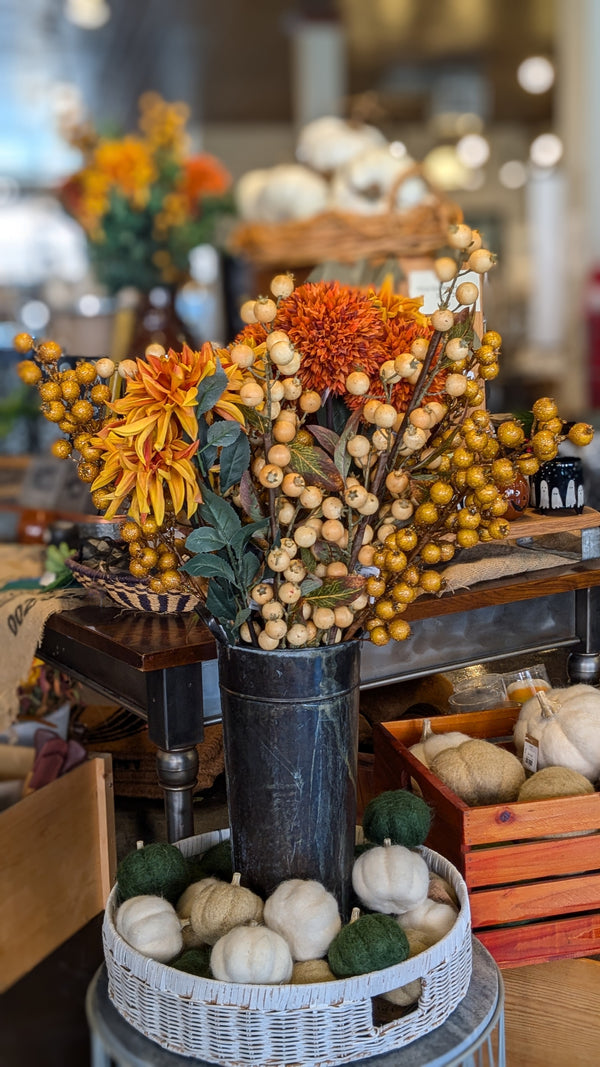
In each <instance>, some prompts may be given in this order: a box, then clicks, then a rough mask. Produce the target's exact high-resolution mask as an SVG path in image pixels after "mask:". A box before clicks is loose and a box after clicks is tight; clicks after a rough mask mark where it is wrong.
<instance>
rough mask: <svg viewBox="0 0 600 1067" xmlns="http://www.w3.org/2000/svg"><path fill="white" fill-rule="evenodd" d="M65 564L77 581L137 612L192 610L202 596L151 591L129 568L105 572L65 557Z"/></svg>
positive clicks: (173, 612) (175, 612) (176, 612)
mask: <svg viewBox="0 0 600 1067" xmlns="http://www.w3.org/2000/svg"><path fill="white" fill-rule="evenodd" d="M65 563H66V566H67V567H68V568H69V570H71V571H72V572H73V574H74V575H75V577H76V578H77V581H78V582H79V583H80V584H81V585H83V586H85V587H86V589H94V590H96V591H97V592H102V593H106V595H107V596H108V597H110V599H111V600H114V602H115V603H116V604H120V605H121V607H123V608H132V609H133V610H134V611H154V612H160V613H161V614H163V615H164V614H165V613H168V614H170V615H175V614H178V613H181V612H187V611H193V610H194V608H195V607H196V605H197V604H199V603H200V598H199V597H196V596H193V595H192V594H191V593H152V592H150V590H149V589H148V586H147V585H146V584H145V582H140V581H139V579H138V578H134V576H133V575H132V574H129V573H128V572H127V571H118V572H117V571H112V572H110V571H109V572H105V571H101V570H98V568H97V567H89V566H88V565H87V564H85V563H77V561H76V560H73V559H67V560H65Z"/></svg>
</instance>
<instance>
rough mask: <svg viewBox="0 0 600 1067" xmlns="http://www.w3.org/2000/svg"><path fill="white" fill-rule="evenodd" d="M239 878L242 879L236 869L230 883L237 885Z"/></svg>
mask: <svg viewBox="0 0 600 1067" xmlns="http://www.w3.org/2000/svg"><path fill="white" fill-rule="evenodd" d="M241 880H242V876H241V874H240V872H239V871H236V872H235V874H234V876H233V878H232V879H231V884H232V885H239V884H240V882H241Z"/></svg>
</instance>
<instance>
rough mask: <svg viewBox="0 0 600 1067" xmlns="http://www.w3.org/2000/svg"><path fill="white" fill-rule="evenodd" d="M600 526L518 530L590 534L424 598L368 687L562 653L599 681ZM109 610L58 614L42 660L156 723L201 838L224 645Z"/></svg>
mask: <svg viewBox="0 0 600 1067" xmlns="http://www.w3.org/2000/svg"><path fill="white" fill-rule="evenodd" d="M599 524H600V513H598V512H596V511H593V510H592V509H590V508H586V509H585V510H584V513H583V515H580V516H573V517H572V518H571V519H570V520H567V519H562V520H558V519H552V518H549V519H544V520H542V521H540V519H539V518H536V517H532V516H526V517H524V518H522V519H519V520H517V521H515V522H514V523H513V524H512V525H513V527H514V534H513V535H512V538H511V539H513V540H517V541H519V542H527V541H528V540H529V539H530V538H532V537H535V536H537V535H539V533H540V531H541V532H543V533H544V534H553V533H557V532H561V531H562V532H564V531H565V530H566V531H571V532H574V531H581V557H582V558H581V559H579V560H574V561H573V560H566V562H565V565H564V567H563V566H558V567H552V568H549V569H548V570H538V571H534V572H531V573H526V574H517V575H514V576H512V577H505V578H498V579H494V580H492V581H486V582H481V583H479V584H478V585H477V586H472V587H470V588H469V589H466V590H464V591H462V590H460V591H458V592H456V593H454V594H452V595H448V596H442V597H432V596H423V597H422V598H420V599H419V600H417V601H416V602H415V603H414V604H411V605H410V606H409V608H408V610H407V612H406V616H405V617H406V619H407V620H408V621H409V622H410V623H411V625H412V626H413V630H414V637H413V638H412V639H411V640H410V642H409V643H408V644H407V645H403V644H400V645H398V644H396V643H395V642H390V643H389V644H388V645H387V646H385V647H384V648H376V647H375V646H374V645H370V644H366V645H365V647H364V649H363V653H362V658H361V687H364V688H366V687H371V686H379V685H385V684H388V683H390V682H393V681H401V680H404V679H408V678H414V677H416V676H419V675H423V674H428V673H429V674H431V673H434V672H436V671H440V670H449V669H453V668H454V667H457V666H463V665H468V664H469V663H478V662H490V661H492V660H493V659H494V658H498V657H500V656H502V655H507V654H512V653H515V652H517V651H518V652H519V653H523V652H526V651H531V652H537V651H540V650H542V649H544V648H555V647H558V646H561V645H562V646H568V647H570V648H573V649H574V650H575V652H574V653H573V654H572V659H573V660H574V662H575V663H576V665H577V666H578V667H579V669H580V671H581V674H580V676H577V674H575V673H573V674H572V675H571V678H572V680H573V681H585V680H588V677H589V680H595V679H592V678H591V676H588V675H586V674H585V672H586V671H587V670H588V668H590V669H593V670H596V671H597V670H598V668H599V665H600V656H599V655H598V650H599V649H600V632H599V631H600V612H599V611H598V606H599V603H598V602H599V599H600V592H599V587H600V526H599ZM110 605H111V602H110V601H109V600H108V599H107V598H104V599H103V598H102V597H101V595H98V596H94V595H92V596H91V599H90V603H89V604H87V605H85V606H83V607H80V608H76V609H75V610H73V611H65V612H61V613H60V614H57V615H54V616H52V617H51V618H50V619H49V620H48V622H47V624H46V628H45V631H44V636H43V639H42V641H41V643H40V647H39V650H38V655H39V656H40V657H41V658H42V659H44V660H45V661H46V662H47V663H50V664H52V665H53V666H55V667H58V668H59V669H60V670H63V671H65V672H66V673H68V674H70V675H72V676H73V677H74V678H76V679H79V680H80V681H83V682H85V683H86V684H88V685H90V686H91V687H92V688H93V689H95V690H96V691H98V692H99V693H100V694H102V695H104V696H106V697H107V698H108V699H109V700H110V701H111V702H115V703H118V704H123V705H124V706H125V707H127V708H130V709H131V710H132V711H134V712H136V713H137V714H139V715H142V716H143V717H144V718H145V719H146V720H147V723H148V736H149V739H150V740H151V741H152V742H153V743H154V744H155V745H156V746H157V749H158V754H157V775H158V780H159V783H160V785H161V786H162V788H163V791H164V795H165V809H166V816H167V835H168V838H169V840H170V841H177V840H180V839H181V838H184V837H191V836H192V835H193V833H194V826H193V814H192V790H193V788H194V785H195V783H196V777H197V772H198V753H197V749H196V745H198V744H199V743H200V742H201V741H202V740H203V729H204V724H205V723H208V722H215V721H218V720H219V719H220V699H219V688H218V678H217V662H216V653H215V642H214V638H213V637H212V635H211V634H210V632H209V631H208V630H207V628H206V627H205V626H204V624H203V623H202V622H201V621H200V619H199V618H198V616H197V615H196V614H194V613H190V614H187V615H155V614H151V613H143V612H134V611H127V610H124V609H123V608H119V607H115V606H114V605H113V606H110ZM448 615H452V617H453V621H452V625H449V623H448V621H447V618H446V616H448ZM453 635H454V637H455V640H454V644H453ZM465 635H466V636H465ZM467 638H468V639H467ZM582 675H583V676H582Z"/></svg>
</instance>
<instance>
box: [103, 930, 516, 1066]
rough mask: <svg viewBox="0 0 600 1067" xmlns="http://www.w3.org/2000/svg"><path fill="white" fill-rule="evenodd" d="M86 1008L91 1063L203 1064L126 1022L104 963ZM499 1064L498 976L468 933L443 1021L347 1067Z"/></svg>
mask: <svg viewBox="0 0 600 1067" xmlns="http://www.w3.org/2000/svg"><path fill="white" fill-rule="evenodd" d="M86 1012H87V1018H88V1023H89V1027H90V1033H91V1049H92V1053H91V1067H113V1065H115V1067H194V1065H198V1067H207V1065H206V1063H205V1061H203V1060H196V1059H190V1058H189V1056H180V1055H178V1054H177V1053H174V1052H168V1051H166V1050H165V1049H163V1048H162V1047H161V1046H160V1045H157V1044H155V1042H154V1041H150V1040H149V1039H148V1038H147V1037H144V1035H143V1034H141V1033H139V1032H138V1031H137V1030H135V1029H134V1028H133V1027H132V1026H130V1025H129V1023H128V1022H126V1021H125V1020H124V1019H123V1018H122V1016H121V1015H120V1014H119V1012H118V1011H117V1009H116V1008H115V1007H113V1005H112V1004H111V1002H110V1000H109V997H108V977H107V973H106V967H105V966H102V967H101V968H100V969H99V970H98V971H97V972H96V974H95V976H94V978H93V979H92V982H91V983H90V986H89V988H88V993H87V998H86ZM505 1063H506V1059H505V1049H504V987H503V983H502V976H501V974H500V971H499V970H498V967H497V965H496V963H495V962H494V960H493V958H492V956H490V954H489V952H488V951H487V950H486V949H485V948H484V947H483V945H482V944H481V942H479V941H477V939H475V938H474V939H473V974H472V977H471V983H470V985H469V989H468V991H467V995H466V997H465V998H464V1000H463V1001H461V1003H460V1004H459V1006H458V1007H457V1008H456V1010H455V1011H453V1012H452V1015H451V1016H450V1017H449V1018H448V1019H447V1020H446V1022H445V1023H443V1024H442V1026H439V1027H437V1029H435V1030H433V1031H432V1032H431V1033H430V1034H427V1035H426V1036H425V1037H420V1038H418V1039H417V1040H416V1041H413V1042H411V1044H409V1045H406V1046H405V1047H404V1048H400V1049H397V1050H396V1051H395V1052H389V1053H386V1054H385V1055H383V1056H372V1057H370V1058H369V1059H368V1060H355V1061H353V1064H352V1065H351V1067H362V1065H363V1064H364V1065H368V1067H505ZM273 1067H275V1065H273ZM277 1067H285V1065H284V1064H281V1065H277Z"/></svg>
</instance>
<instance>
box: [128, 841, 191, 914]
mask: <svg viewBox="0 0 600 1067" xmlns="http://www.w3.org/2000/svg"><path fill="white" fill-rule="evenodd" d="M117 883H118V886H119V896H120V898H121V900H129V898H130V897H138V896H145V895H150V896H156V897H165V898H166V900H169V901H170V902H171V904H174V903H175V901H176V900H177V899H178V898H179V897H180V896H181V894H182V893H183V890H184V889H185V888H186V886H187V885H188V884H189V875H188V869H187V863H186V862H185V859H184V858H183V856H182V855H181V852H180V851H179V849H178V848H176V847H175V845H168V844H167V843H166V842H160V841H158V842H156V843H155V844H152V845H144V847H143V848H137V849H135V851H133V852H129V853H128V854H127V855H126V856H125V857H124V858H123V859H122V860H121V862H120V863H119V866H118V867H117Z"/></svg>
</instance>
